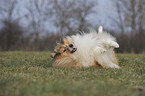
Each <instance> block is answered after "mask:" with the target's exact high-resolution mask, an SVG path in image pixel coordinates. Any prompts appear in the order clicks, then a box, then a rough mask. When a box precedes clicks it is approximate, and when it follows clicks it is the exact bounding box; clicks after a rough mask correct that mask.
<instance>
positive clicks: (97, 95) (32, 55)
mask: <svg viewBox="0 0 145 96" xmlns="http://www.w3.org/2000/svg"><path fill="white" fill-rule="evenodd" d="M117 56H118V59H119V64H120V67H121V69H102V68H99V69H97V68H83V69H67V70H66V69H55V68H52V67H51V58H50V53H49V52H0V96H145V54H117Z"/></svg>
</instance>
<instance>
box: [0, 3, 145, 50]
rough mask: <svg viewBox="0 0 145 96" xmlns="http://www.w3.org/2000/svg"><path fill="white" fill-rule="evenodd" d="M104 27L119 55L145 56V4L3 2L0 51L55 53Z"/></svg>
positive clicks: (0, 6)
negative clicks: (61, 44) (67, 39)
mask: <svg viewBox="0 0 145 96" xmlns="http://www.w3.org/2000/svg"><path fill="white" fill-rule="evenodd" d="M100 25H102V26H103V27H104V30H106V31H108V32H110V33H111V34H112V35H113V36H115V37H116V38H117V42H119V44H120V48H119V49H117V50H116V51H117V52H119V53H145V0H0V51H15V50H20V51H52V50H53V48H54V47H55V44H56V41H59V40H60V39H61V38H63V37H64V36H65V35H71V34H76V33H78V32H79V31H87V30H88V28H94V29H96V30H97V28H98V27H99V26H100Z"/></svg>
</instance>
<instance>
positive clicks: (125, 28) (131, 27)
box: [113, 0, 145, 52]
mask: <svg viewBox="0 0 145 96" xmlns="http://www.w3.org/2000/svg"><path fill="white" fill-rule="evenodd" d="M113 1H114V3H115V4H116V9H117V14H118V18H117V19H118V20H119V22H117V24H118V26H119V28H120V30H121V31H122V34H123V35H121V36H120V37H119V38H120V42H122V43H121V45H122V46H124V47H125V43H126V40H125V39H123V38H124V37H126V36H124V35H128V34H129V37H128V41H129V44H128V46H129V48H130V50H131V52H135V51H137V50H138V52H139V50H140V52H141V51H142V49H143V47H141V46H140V45H139V44H144V43H143V41H144V39H143V38H144V37H142V36H144V34H145V33H144V30H145V27H144V25H145V23H144V22H145V11H144V10H145V0H119V1H115V0H113ZM117 19H115V20H116V21H117ZM115 20H114V21H115ZM115 23H116V22H115ZM124 33H125V34H124ZM139 34H142V35H139ZM138 37H139V38H138ZM141 38H142V39H141ZM140 39H141V40H140ZM142 40H143V41H142ZM136 46H140V49H137V48H136ZM142 46H144V45H142ZM124 50H125V48H124Z"/></svg>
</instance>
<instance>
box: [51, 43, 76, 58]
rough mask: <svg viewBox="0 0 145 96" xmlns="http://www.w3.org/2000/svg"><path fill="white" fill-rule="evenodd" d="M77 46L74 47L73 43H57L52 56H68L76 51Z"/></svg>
mask: <svg viewBox="0 0 145 96" xmlns="http://www.w3.org/2000/svg"><path fill="white" fill-rule="evenodd" d="M76 50H77V48H75V47H74V45H73V44H69V45H67V44H61V43H57V45H56V48H55V49H54V53H52V54H51V57H52V58H54V57H56V56H59V55H61V56H68V55H70V54H72V53H74V52H76Z"/></svg>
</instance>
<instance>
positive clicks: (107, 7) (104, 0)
mask: <svg viewBox="0 0 145 96" xmlns="http://www.w3.org/2000/svg"><path fill="white" fill-rule="evenodd" d="M18 1H19V0H18ZM94 1H95V0H94ZM27 2H28V0H20V1H19V3H18V6H17V9H18V10H19V12H18V13H17V14H18V15H19V16H24V15H25V14H27V13H28V11H27V9H25V7H26V6H27V4H28V3H27ZM97 4H98V5H97V6H96V7H95V8H94V10H95V11H96V13H95V14H92V15H89V16H88V18H87V20H88V21H89V22H91V23H92V24H93V25H94V26H95V25H96V24H97V25H98V24H99V25H103V26H104V27H105V28H107V29H111V30H112V29H113V28H114V27H112V26H114V25H115V24H113V22H112V20H111V19H110V18H109V16H113V17H115V16H116V14H115V8H114V6H113V3H112V0H97ZM15 17H17V16H15ZM21 24H23V25H24V26H27V25H28V22H27V20H26V18H23V19H22V20H21ZM99 25H98V26H99ZM47 26H49V31H55V27H54V26H53V25H52V24H50V23H46V27H47Z"/></svg>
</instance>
